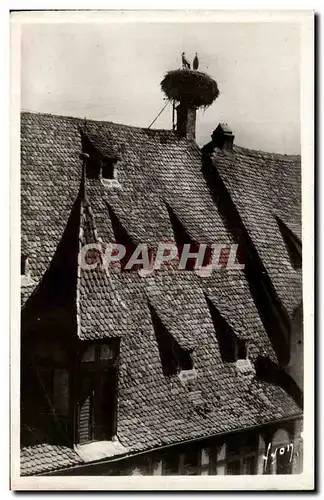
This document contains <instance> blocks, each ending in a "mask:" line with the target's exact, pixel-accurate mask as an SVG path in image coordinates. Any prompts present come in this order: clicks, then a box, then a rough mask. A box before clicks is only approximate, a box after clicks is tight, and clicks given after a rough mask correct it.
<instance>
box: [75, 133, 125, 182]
mask: <svg viewBox="0 0 324 500" xmlns="http://www.w3.org/2000/svg"><path fill="white" fill-rule="evenodd" d="M81 139H82V148H83V153H82V154H81V155H80V157H81V159H83V160H84V161H85V165H86V169H85V171H86V177H87V178H88V179H100V180H101V182H102V184H103V185H104V186H105V187H107V188H112V187H120V184H119V182H118V180H117V167H116V164H117V162H118V154H117V150H116V145H115V144H114V141H113V138H112V136H111V134H109V132H107V131H105V132H101V133H99V134H94V133H90V132H86V133H85V132H81Z"/></svg>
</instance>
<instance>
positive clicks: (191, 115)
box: [176, 103, 196, 141]
mask: <svg viewBox="0 0 324 500" xmlns="http://www.w3.org/2000/svg"><path fill="white" fill-rule="evenodd" d="M176 110H177V127H176V131H177V133H178V134H179V136H180V137H187V139H190V140H193V141H194V140H195V139H196V109H195V108H190V107H188V106H187V105H186V104H183V103H180V104H179V105H178V106H177V107H176Z"/></svg>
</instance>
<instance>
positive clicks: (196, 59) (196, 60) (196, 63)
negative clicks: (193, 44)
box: [192, 52, 199, 71]
mask: <svg viewBox="0 0 324 500" xmlns="http://www.w3.org/2000/svg"><path fill="white" fill-rule="evenodd" d="M192 67H193V69H194V70H195V71H197V69H198V67H199V59H198V56H197V52H196V55H195V58H194V60H193V63H192Z"/></svg>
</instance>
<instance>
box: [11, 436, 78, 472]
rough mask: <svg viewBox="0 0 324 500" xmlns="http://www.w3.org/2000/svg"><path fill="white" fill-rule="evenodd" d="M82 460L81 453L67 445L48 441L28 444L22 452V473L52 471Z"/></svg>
mask: <svg viewBox="0 0 324 500" xmlns="http://www.w3.org/2000/svg"><path fill="white" fill-rule="evenodd" d="M82 462H83V460H82V459H81V458H80V457H79V455H78V454H77V453H76V452H75V451H74V450H72V449H71V448H68V447H67V446H58V445H53V444H47V443H43V444H37V445H34V446H26V447H24V448H22V449H21V452H20V474H21V475H22V476H28V475H36V474H41V473H46V472H50V471H51V472H52V471H54V470H60V469H65V468H67V467H70V466H72V465H77V464H79V463H82Z"/></svg>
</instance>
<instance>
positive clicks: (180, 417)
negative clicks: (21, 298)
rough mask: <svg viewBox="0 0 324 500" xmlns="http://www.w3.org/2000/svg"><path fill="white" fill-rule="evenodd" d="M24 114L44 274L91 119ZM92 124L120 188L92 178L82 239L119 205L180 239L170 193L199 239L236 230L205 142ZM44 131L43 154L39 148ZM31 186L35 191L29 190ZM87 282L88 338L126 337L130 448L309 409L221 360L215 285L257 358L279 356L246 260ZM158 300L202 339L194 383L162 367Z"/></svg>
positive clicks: (29, 219) (151, 232)
mask: <svg viewBox="0 0 324 500" xmlns="http://www.w3.org/2000/svg"><path fill="white" fill-rule="evenodd" d="M22 120H23V123H24V128H22V134H25V136H26V137H27V139H28V141H27V140H26V139H23V142H22V144H24V145H25V146H24V147H25V149H22V153H23V158H22V169H24V170H25V172H24V173H23V174H22V192H23V195H22V196H24V204H23V205H22V210H26V213H25V214H24V215H23V222H22V232H23V234H24V235H26V237H27V240H28V241H30V242H32V243H33V246H32V249H33V254H32V257H33V258H31V274H32V277H33V276H35V278H36V279H39V278H40V276H41V273H42V272H44V270H45V269H46V265H48V263H49V261H50V259H51V257H52V256H53V253H54V251H55V248H56V246H57V244H58V241H59V239H60V236H61V235H62V234H63V231H64V227H65V225H66V222H67V219H68V215H69V210H71V207H72V204H73V201H74V200H75V198H76V196H77V193H78V189H79V184H80V179H81V161H80V160H79V154H80V152H81V142H80V132H79V127H80V126H82V125H83V124H82V122H81V120H79V119H72V118H66V117H59V116H48V115H31V114H27V115H26V116H24V115H23V118H22ZM86 133H88V134H89V139H90V140H91V139H92V140H93V141H94V140H95V147H96V148H99V149H100V150H101V151H108V152H111V151H113V152H114V153H116V156H117V157H118V162H117V169H118V181H119V183H120V185H121V188H120V189H110V188H105V187H104V186H103V185H102V183H101V181H100V180H99V179H86V182H85V184H86V185H85V193H86V200H87V202H86V203H85V205H84V208H83V213H82V219H81V227H82V228H83V230H84V231H83V243H84V244H85V243H89V242H93V241H96V242H99V241H102V242H105V243H108V242H109V241H111V240H112V239H114V232H113V225H112V221H111V212H110V210H109V207H111V209H112V210H113V211H114V213H115V214H116V216H117V218H118V220H119V222H120V224H121V225H122V226H123V228H124V229H125V230H126V231H127V234H128V235H129V237H130V238H131V239H132V240H133V241H135V242H141V243H148V244H149V245H152V246H154V245H156V244H157V243H159V242H163V241H174V234H173V230H172V224H171V221H170V218H169V213H168V210H167V206H166V204H168V205H169V206H170V207H171V208H172V210H173V212H174V213H175V214H176V216H177V217H178V218H179V220H180V221H181V223H182V224H183V226H184V228H185V229H186V231H187V232H188V234H189V235H190V237H191V238H192V239H193V240H194V241H196V242H199V243H206V242H210V243H226V244H228V243H231V242H233V239H232V236H231V235H230V234H229V232H228V231H227V229H226V227H225V225H224V222H223V221H222V218H221V216H220V214H219V211H218V207H217V206H216V205H215V203H214V201H213V199H212V197H211V194H210V192H209V189H208V186H207V184H206V182H205V180H204V177H203V174H202V172H201V154H200V151H199V149H198V147H197V146H196V145H194V144H193V143H191V142H188V141H186V140H185V139H179V138H178V137H176V136H175V135H174V134H173V132H171V131H161V130H147V129H139V128H135V127H128V126H124V125H117V124H113V123H109V122H93V121H88V122H87V127H86ZM94 138H95V139H94ZM106 142H107V143H106ZM35 143H37V144H38V152H37V155H36V157H35V156H32V148H33V147H32V145H33V144H35ZM54 153H55V154H54ZM34 171H35V172H36V173H35V172H34ZM39 172H41V174H40V173H39ZM49 179H52V182H51V183H50V184H48V182H49ZM43 185H44V186H45V189H43ZM31 186H32V188H31ZM33 190H34V192H35V196H36V202H34V201H33V199H31V200H29V198H32V197H33ZM42 204H43V206H44V212H45V214H46V215H47V216H46V228H45V227H44V224H43V221H45V219H43V215H42V214H43V211H41V213H39V208H40V206H41V205H42ZM30 205H32V206H35V209H34V210H31V209H30V208H29V207H30ZM42 238H45V241H46V244H43V241H42ZM36 255H39V256H40V263H41V264H37V262H36ZM265 255H266V254H265ZM77 286H78V297H79V300H78V316H79V320H78V325H79V330H78V335H79V337H80V339H81V340H85V341H86V340H91V339H97V338H101V339H104V338H109V337H117V336H118V337H120V338H121V346H120V365H119V379H118V419H117V420H118V423H117V435H118V439H119V441H120V442H121V444H122V445H123V446H125V447H127V448H128V449H130V450H131V451H139V450H146V449H150V448H152V447H156V446H160V445H163V444H172V443H176V442H179V441H182V440H185V439H186V440H187V439H193V438H196V437H203V436H208V435H212V434H216V433H218V432H230V431H232V430H235V429H239V428H242V427H247V426H252V425H259V424H263V423H268V422H271V421H273V420H279V419H282V418H289V417H291V416H294V415H298V414H300V409H299V408H298V406H297V405H296V403H295V402H294V401H293V399H292V398H291V397H290V396H288V395H287V394H286V393H285V391H284V390H283V389H281V388H279V387H278V386H276V385H274V384H268V383H265V382H261V381H259V380H258V379H254V378H253V371H252V375H251V376H247V377H245V376H244V375H242V374H241V373H239V372H237V368H236V366H235V363H229V362H224V361H223V360H222V357H221V353H220V349H219V344H218V340H217V337H216V335H215V325H214V324H213V321H212V318H211V315H210V311H209V308H208V305H207V302H206V296H207V297H208V298H209V299H210V300H211V302H212V303H213V304H214V306H215V307H216V308H217V310H218V312H219V313H220V314H221V316H222V317H223V318H224V320H225V321H226V322H227V323H228V325H229V326H230V327H231V328H232V330H233V331H234V334H235V335H236V336H237V337H239V338H242V339H246V340H247V342H248V346H249V357H250V359H251V361H252V362H254V361H255V360H256V358H257V356H258V355H260V354H263V355H264V354H265V355H267V356H268V357H270V358H271V359H272V360H273V361H276V355H275V353H274V351H273V348H272V346H271V343H270V341H269V339H268V337H267V334H266V332H265V330H264V328H263V325H262V322H261V320H260V318H259V315H258V312H257V309H256V306H255V304H254V302H253V300H252V298H251V295H250V292H249V286H248V283H247V281H246V277H245V275H244V273H243V272H242V271H236V270H235V271H229V270H224V269H222V270H220V271H216V272H214V273H213V274H212V275H211V276H210V277H209V278H201V277H198V276H197V275H196V274H195V273H194V272H190V271H178V270H176V269H175V268H174V266H172V265H171V266H166V268H165V269H164V270H161V271H160V272H156V273H155V274H153V275H152V276H150V277H141V276H139V274H138V273H137V272H123V273H118V272H116V270H109V271H108V272H107V271H106V270H102V269H100V268H97V269H95V270H92V271H87V270H83V269H80V270H79V279H78V285H77ZM148 303H150V304H151V306H152V307H153V308H154V310H155V311H156V313H157V315H158V316H159V318H160V320H161V321H162V322H163V324H164V326H165V327H166V328H167V330H168V331H169V333H171V334H172V335H173V336H174V338H175V339H176V340H177V342H178V343H179V345H180V346H181V347H182V348H183V349H187V350H188V349H190V350H191V349H193V358H194V366H195V369H196V373H197V377H196V378H194V380H192V381H190V382H188V383H186V384H184V383H182V382H181V380H180V379H179V377H178V376H177V375H174V376H171V377H166V376H165V375H164V374H163V370H162V365H161V357H160V353H159V347H158V343H157V339H156V336H155V332H154V328H153V324H152V318H151V314H150V310H149V307H148ZM197 401H198V403H197ZM193 402H195V403H193ZM196 403H197V407H196V406H195V405H196Z"/></svg>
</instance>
